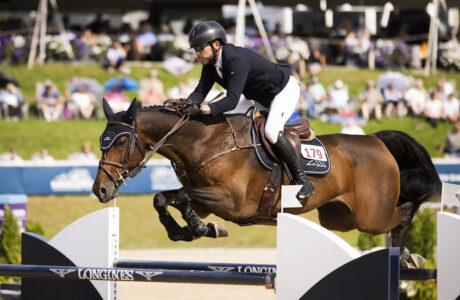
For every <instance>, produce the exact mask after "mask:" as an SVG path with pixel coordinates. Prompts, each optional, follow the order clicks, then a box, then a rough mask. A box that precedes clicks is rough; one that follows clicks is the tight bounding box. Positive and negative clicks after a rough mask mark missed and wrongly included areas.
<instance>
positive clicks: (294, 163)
mask: <svg viewBox="0 0 460 300" xmlns="http://www.w3.org/2000/svg"><path fill="white" fill-rule="evenodd" d="M273 146H274V148H275V149H276V151H277V152H278V154H279V155H280V157H281V159H282V160H283V162H285V163H286V165H287V166H288V168H289V171H290V172H291V175H292V177H294V181H295V182H296V184H300V185H302V188H301V189H300V191H299V192H298V193H297V199H299V200H300V201H304V200H306V199H307V198H308V197H310V196H312V195H313V194H314V193H315V190H314V188H313V184H312V183H311V181H310V179H308V178H307V175H305V172H304V171H303V169H302V166H301V165H300V161H299V156H298V155H297V153H296V152H295V150H294V148H293V147H292V145H291V143H290V142H289V140H288V139H287V138H286V137H285V136H284V134H282V133H280V135H279V136H278V140H277V141H276V143H275V144H273Z"/></svg>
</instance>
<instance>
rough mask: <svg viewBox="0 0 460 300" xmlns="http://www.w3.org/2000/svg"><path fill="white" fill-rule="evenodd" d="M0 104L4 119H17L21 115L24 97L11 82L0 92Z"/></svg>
mask: <svg viewBox="0 0 460 300" xmlns="http://www.w3.org/2000/svg"><path fill="white" fill-rule="evenodd" d="M0 104H2V106H3V113H4V115H5V118H6V120H8V121H9V120H11V121H18V120H19V119H21V118H22V117H23V113H22V107H23V105H24V99H23V97H22V93H21V91H20V90H19V89H18V88H17V87H16V86H15V85H14V84H12V83H8V84H7V85H6V89H5V90H4V91H1V92H0Z"/></svg>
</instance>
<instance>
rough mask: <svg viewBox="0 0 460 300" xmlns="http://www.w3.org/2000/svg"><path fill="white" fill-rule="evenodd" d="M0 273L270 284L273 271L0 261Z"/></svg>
mask: <svg viewBox="0 0 460 300" xmlns="http://www.w3.org/2000/svg"><path fill="white" fill-rule="evenodd" d="M0 275H1V276H17V277H23V278H42V279H44V278H46V279H74V280H103V281H107V280H110V281H112V280H113V281H147V282H174V283H205V284H233V285H262V286H267V285H273V283H274V278H275V274H264V273H259V274H254V273H251V274H246V273H238V272H213V271H197V270H167V269H164V270H161V269H135V268H93V267H70V266H69V267H64V266H45V265H6V264H0Z"/></svg>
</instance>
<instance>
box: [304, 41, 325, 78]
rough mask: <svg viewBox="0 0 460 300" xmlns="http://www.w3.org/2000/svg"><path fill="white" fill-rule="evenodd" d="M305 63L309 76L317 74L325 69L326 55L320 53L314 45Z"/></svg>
mask: <svg viewBox="0 0 460 300" xmlns="http://www.w3.org/2000/svg"><path fill="white" fill-rule="evenodd" d="M307 64H308V73H309V74H310V78H311V76H318V75H319V73H321V71H322V70H323V69H324V70H326V67H327V64H326V55H324V54H322V53H321V52H320V51H319V48H317V47H315V48H313V52H312V54H311V55H310V57H309V58H308V61H307Z"/></svg>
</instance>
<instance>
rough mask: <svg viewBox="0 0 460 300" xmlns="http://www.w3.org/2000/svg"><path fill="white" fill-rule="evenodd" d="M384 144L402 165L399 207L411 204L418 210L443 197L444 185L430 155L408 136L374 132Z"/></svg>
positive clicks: (400, 166) (391, 132)
mask: <svg viewBox="0 0 460 300" xmlns="http://www.w3.org/2000/svg"><path fill="white" fill-rule="evenodd" d="M374 135H375V136H376V137H378V138H379V139H380V140H382V141H383V143H384V144H385V146H386V147H387V148H388V150H389V151H390V152H391V154H392V155H393V157H394V158H395V160H396V162H397V163H398V166H399V172H400V196H399V200H398V205H401V204H404V203H406V202H412V203H413V204H414V208H415V210H418V208H419V207H420V205H421V204H422V203H423V202H425V201H429V200H434V199H435V198H438V197H439V196H440V195H441V190H442V183H441V179H440V178H439V175H438V172H437V171H436V169H435V167H434V165H433V162H432V161H431V158H430V155H429V154H428V152H427V151H426V149H425V148H423V146H422V145H420V144H419V143H418V142H417V141H416V140H415V139H414V138H412V137H411V136H409V135H408V134H407V133H404V132H401V131H394V130H384V131H379V132H376V133H374Z"/></svg>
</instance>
